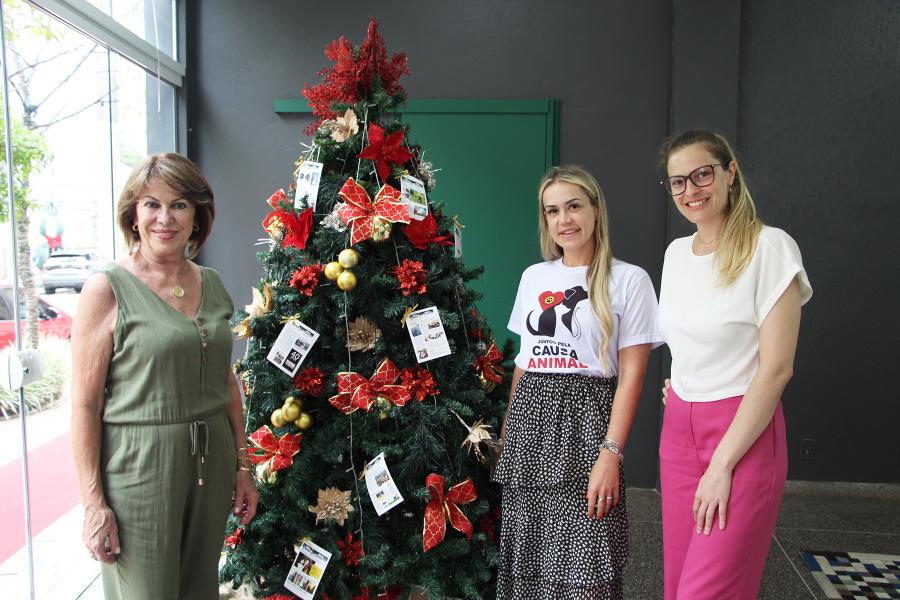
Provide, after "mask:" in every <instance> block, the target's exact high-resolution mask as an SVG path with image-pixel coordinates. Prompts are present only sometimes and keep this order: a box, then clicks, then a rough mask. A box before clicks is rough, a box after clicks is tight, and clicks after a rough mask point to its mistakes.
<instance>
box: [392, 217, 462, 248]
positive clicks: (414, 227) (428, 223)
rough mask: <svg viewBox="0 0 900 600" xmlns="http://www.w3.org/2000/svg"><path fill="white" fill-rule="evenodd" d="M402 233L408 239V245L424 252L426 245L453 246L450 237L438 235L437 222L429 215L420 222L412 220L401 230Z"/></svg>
mask: <svg viewBox="0 0 900 600" xmlns="http://www.w3.org/2000/svg"><path fill="white" fill-rule="evenodd" d="M403 233H404V234H406V237H407V238H409V243H410V244H412V245H413V247H414V248H418V249H419V250H425V249H426V248H428V244H439V245H441V246H452V245H453V236H452V235H438V233H439V232H438V225H437V221H436V220H435V218H434V216H432V214H431V213H428V216H427V217H425V218H424V219H422V220H421V221H416V220H413V221H412V222H411V223H410V224H409V225H407V226H405V227H404V228H403Z"/></svg>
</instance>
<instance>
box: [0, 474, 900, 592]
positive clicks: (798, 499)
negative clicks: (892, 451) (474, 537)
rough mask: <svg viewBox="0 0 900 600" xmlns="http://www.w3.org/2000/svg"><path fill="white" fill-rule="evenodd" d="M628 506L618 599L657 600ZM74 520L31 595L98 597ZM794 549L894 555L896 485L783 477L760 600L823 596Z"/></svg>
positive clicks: (50, 533)
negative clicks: (624, 564) (626, 548)
mask: <svg viewBox="0 0 900 600" xmlns="http://www.w3.org/2000/svg"><path fill="white" fill-rule="evenodd" d="M628 508H629V514H630V522H631V536H630V546H631V548H630V559H629V564H628V568H627V569H626V572H625V598H627V599H629V600H653V599H657V598H662V590H663V580H662V523H661V517H660V512H661V507H660V497H659V494H658V493H657V492H656V491H655V490H647V489H638V488H630V489H629V490H628ZM80 525H81V511H80V507H78V508H76V509H75V510H73V511H72V512H71V513H70V514H67V515H66V517H64V518H63V519H60V520H59V521H58V522H57V523H54V525H53V526H51V527H49V528H48V529H47V530H46V531H44V532H42V533H41V534H39V535H38V536H37V538H38V539H36V540H35V541H36V544H35V546H36V548H35V550H36V555H37V556H36V559H37V560H36V580H37V585H36V587H37V588H38V594H37V598H38V599H40V600H43V599H45V598H48V599H49V598H53V599H54V600H102V597H103V594H102V591H101V589H100V582H99V579H98V571H99V568H98V566H97V563H95V562H93V561H91V560H90V559H89V558H88V557H87V554H86V552H85V551H84V549H83V547H82V546H81V541H80ZM50 548H52V549H53V550H52V555H53V556H56V557H59V556H65V557H67V558H65V559H62V560H60V559H56V560H55V561H53V560H44V559H42V555H43V554H45V553H46V554H47V556H48V557H49V556H50V554H51V552H50ZM801 550H835V551H855V552H871V553H878V554H900V485H853V484H839V483H804V482H788V486H787V489H786V491H785V496H784V500H783V502H782V505H781V513H780V515H779V517H778V525H777V527H776V529H775V537H774V539H773V541H772V546H771V548H770V550H769V558H768V561H767V562H766V570H765V573H764V575H763V581H762V587H761V588H760V591H759V596H758V598H759V599H760V600H808V599H813V598H820V599H824V598H825V595H824V593H823V592H822V591H821V590H820V589H819V587H818V585H817V584H816V583H815V582H814V581H813V579H812V577H811V576H810V574H809V571H808V570H807V568H806V566H805V565H804V564H803V562H802V561H801V559H800V554H799V553H800V551H801ZM16 566H17V567H19V568H18V569H16V568H14V567H16ZM23 566H24V556H21V555H17V556H16V557H14V559H11V560H10V561H9V562H8V563H7V564H6V565H3V567H6V569H3V568H0V590H2V591H3V593H2V594H0V597H2V598H26V597H27V596H26V595H25V594H24V593H23V592H24V589H25V588H24V585H25V582H24V580H22V579H21V573H22V570H21V568H22V567H23ZM2 571H7V572H6V573H3V572H2ZM9 571H12V573H14V572H15V571H18V573H19V577H9V575H12V573H11V572H9ZM2 575H7V577H3V576H2ZM16 579H18V585H16V584H15V581H14V580H16ZM4 580H5V581H4ZM19 594H21V595H19Z"/></svg>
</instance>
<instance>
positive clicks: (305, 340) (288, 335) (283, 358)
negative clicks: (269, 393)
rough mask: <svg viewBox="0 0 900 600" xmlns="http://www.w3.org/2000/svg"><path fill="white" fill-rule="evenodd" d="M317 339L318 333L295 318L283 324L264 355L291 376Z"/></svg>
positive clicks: (294, 373) (295, 372)
mask: <svg viewBox="0 0 900 600" xmlns="http://www.w3.org/2000/svg"><path fill="white" fill-rule="evenodd" d="M317 339H319V334H318V332H316V331H313V330H312V329H310V328H309V327H307V326H306V325H304V324H303V323H301V322H300V321H298V320H297V319H291V320H289V321H288V322H287V323H285V324H284V327H283V328H282V329H281V333H279V334H278V338H277V339H276V340H275V343H274V344H272V348H271V349H270V350H269V355H268V356H267V357H266V358H268V359H269V362H271V363H272V364H273V365H275V366H276V367H278V368H279V369H281V370H282V371H284V372H285V373H287V374H288V375H290V376H291V377H293V376H294V375H296V374H297V369H299V368H300V365H301V364H303V360H304V359H305V358H306V355H307V354H309V349H310V348H312V345H313V344H315V343H316V340H317Z"/></svg>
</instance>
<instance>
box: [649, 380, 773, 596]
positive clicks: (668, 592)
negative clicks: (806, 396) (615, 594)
mask: <svg viewBox="0 0 900 600" xmlns="http://www.w3.org/2000/svg"><path fill="white" fill-rule="evenodd" d="M742 398H743V396H737V397H734V398H725V399H723V400H717V401H714V402H685V401H684V400H682V399H681V398H679V397H678V396H677V395H676V394H675V392H674V391H673V390H670V391H669V395H668V398H667V401H666V408H665V416H664V418H663V429H662V437H661V439H660V444H659V459H660V484H661V487H662V520H663V566H664V574H663V578H664V581H665V600H706V599H709V600H753V599H754V598H756V592H757V590H758V589H759V583H760V580H761V578H762V572H763V567H764V566H765V563H766V556H767V555H768V553H769V544H770V542H771V539H772V533H773V532H774V530H775V520H776V519H777V518H778V507H779V504H780V503H781V495H782V492H783V491H784V481H785V479H786V477H787V444H786V441H785V432H784V413H783V412H782V408H781V404H780V403H779V404H778V408H777V409H776V410H775V415H774V416H773V417H772V420H771V421H770V422H769V425H768V426H767V427H766V428H765V430H763V432H762V433H761V434H760V436H759V439H757V440H756V442H755V443H754V444H753V446H751V447H750V449H749V450H748V451H747V453H746V454H745V455H744V457H743V458H742V459H741V460H740V462H738V464H737V466H736V467H735V469H734V472H733V475H732V481H731V496H730V497H729V500H728V510H727V513H726V519H727V520H726V523H725V529H724V530H720V529H719V517H718V513H716V516H715V523H714V525H713V527H712V530H711V531H710V534H709V535H708V536H707V535H703V534H702V533H700V534H698V533H697V532H696V525H695V523H694V517H693V514H692V512H691V509H692V507H693V503H694V493H695V492H696V490H697V484H698V483H699V482H700V477H702V476H703V473H704V472H705V471H706V468H707V467H708V466H709V461H710V459H711V458H712V454H713V452H714V451H715V449H716V446H717V445H718V444H719V441H720V440H721V439H722V436H723V435H724V434H725V431H726V430H727V429H728V426H729V425H730V424H731V421H732V419H733V418H734V414H735V412H736V411H737V408H738V405H739V404H740V402H741V399H742Z"/></svg>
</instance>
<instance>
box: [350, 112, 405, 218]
mask: <svg viewBox="0 0 900 600" xmlns="http://www.w3.org/2000/svg"><path fill="white" fill-rule="evenodd" d="M401 144H403V130H400V131H395V132H394V133H392V134H391V135H389V136H387V137H384V129H382V127H381V126H380V125H378V124H377V123H369V145H368V146H367V147H366V149H365V150H363V151H362V152H360V153H359V154H357V156H358V157H359V158H365V159H368V160H371V161H372V162H374V163H375V172H376V173H378V177H379V178H381V180H382V181H387V180H388V177H390V176H391V167H390V165H389V164H388V163H393V164H395V165H404V164H406V163H408V162H409V161H410V159H411V158H412V157H413V154H412V152H410V151H409V150H407V149H406V148H404V147H403V146H402V145H401ZM408 222H409V221H407V223H408Z"/></svg>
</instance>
